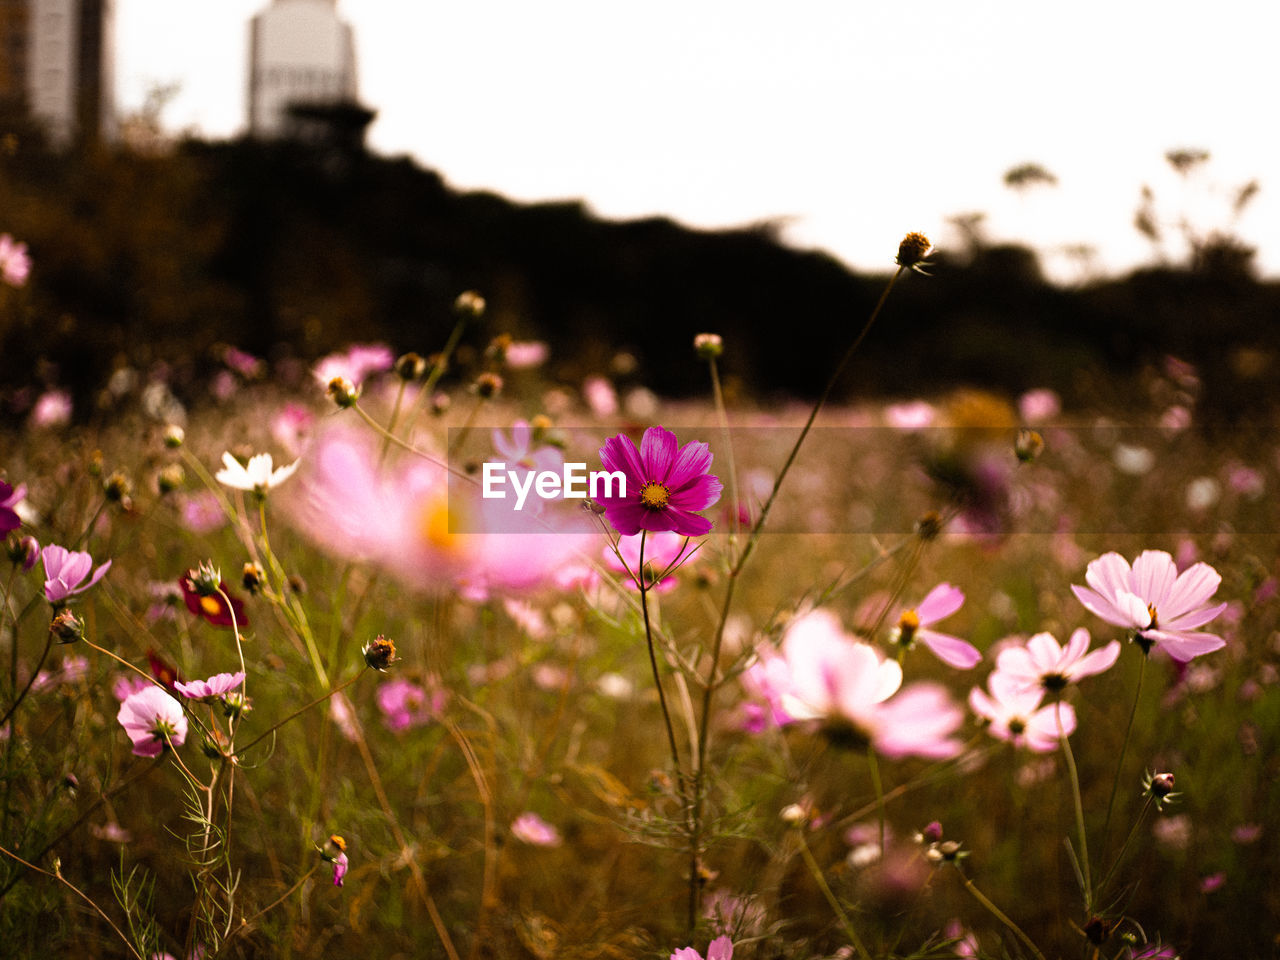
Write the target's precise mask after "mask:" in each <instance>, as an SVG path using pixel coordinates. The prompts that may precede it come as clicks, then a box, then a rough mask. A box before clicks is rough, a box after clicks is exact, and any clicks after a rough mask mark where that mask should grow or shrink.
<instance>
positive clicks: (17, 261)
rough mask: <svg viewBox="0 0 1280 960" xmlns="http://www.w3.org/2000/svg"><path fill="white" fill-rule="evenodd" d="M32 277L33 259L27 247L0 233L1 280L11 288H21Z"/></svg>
mask: <svg viewBox="0 0 1280 960" xmlns="http://www.w3.org/2000/svg"><path fill="white" fill-rule="evenodd" d="M30 275H31V257H30V256H29V255H28V254H27V245H26V244H25V243H18V242H17V241H16V240H14V239H13V237H12V236H11V235H10V234H7V233H0V280H3V281H4V282H5V283H7V284H9V286H11V287H21V286H22V285H23V284H25V283H26V282H27V277H28V276H30Z"/></svg>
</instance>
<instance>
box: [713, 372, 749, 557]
mask: <svg viewBox="0 0 1280 960" xmlns="http://www.w3.org/2000/svg"><path fill="white" fill-rule="evenodd" d="M707 366H708V367H709V368H710V369H711V396H712V398H713V399H714V401H715V405H716V418H717V419H718V420H719V421H720V437H721V441H722V442H723V443H724V450H725V459H726V461H727V463H726V466H727V467H728V468H729V469H728V473H729V545H730V555H731V556H732V549H733V544H734V540H735V538H736V537H737V536H738V510H739V509H740V506H741V501H740V500H739V499H738V469H737V466H736V465H735V463H734V458H733V438H732V436H731V435H730V433H729V411H728V410H727V409H726V408H725V405H724V391H723V390H722V389H721V387H720V368H719V366H718V365H717V364H716V358H715V357H710V358H709V359H708V360H707Z"/></svg>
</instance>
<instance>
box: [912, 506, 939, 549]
mask: <svg viewBox="0 0 1280 960" xmlns="http://www.w3.org/2000/svg"><path fill="white" fill-rule="evenodd" d="M941 532H942V517H941V515H939V514H938V513H937V512H936V511H934V510H930V511H929V512H928V513H926V514H925V515H924V516H923V517H921V518H920V519H919V520H917V521H916V536H917V537H919V538H920V539H921V540H922V541H924V542H926V543H927V542H929V541H930V540H935V539H937V537H938V534H940V533H941Z"/></svg>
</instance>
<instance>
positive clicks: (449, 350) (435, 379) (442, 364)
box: [388, 313, 467, 432]
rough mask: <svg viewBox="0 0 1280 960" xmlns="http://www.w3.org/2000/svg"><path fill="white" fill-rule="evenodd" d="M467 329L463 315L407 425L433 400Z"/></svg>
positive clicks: (454, 328)
mask: <svg viewBox="0 0 1280 960" xmlns="http://www.w3.org/2000/svg"><path fill="white" fill-rule="evenodd" d="M466 328H467V315H466V313H462V314H460V315H459V316H458V322H457V323H456V324H454V327H453V332H452V333H450V334H449V339H448V340H447V341H446V342H445V345H444V349H443V350H441V351H440V354H439V357H438V359H437V360H436V362H435V363H434V364H433V365H432V367H431V372H430V373H428V374H427V380H426V382H425V383H424V384H423V385H422V390H421V391H419V393H418V396H417V397H416V398H415V399H414V401H413V406H412V407H410V408H409V413H408V414H407V415H406V416H405V423H407V424H410V425H412V423H413V421H414V420H416V419H417V417H418V414H419V413H421V412H422V405H423V404H424V403H425V402H427V401H428V400H430V399H431V392H432V391H433V390H435V388H436V384H437V383H439V382H440V378H441V377H442V376H444V372H445V369H446V368H447V367H448V366H449V358H450V357H451V356H453V351H454V350H455V349H456V348H457V346H458V341H459V340H461V339H462V331H463V330H465V329H466ZM388 432H390V431H388Z"/></svg>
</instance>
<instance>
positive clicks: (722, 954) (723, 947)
mask: <svg viewBox="0 0 1280 960" xmlns="http://www.w3.org/2000/svg"><path fill="white" fill-rule="evenodd" d="M670 960H703V958H702V954H700V953H699V952H698V951H697V950H695V949H693V947H681V948H680V949H679V950H676V951H675V952H673V953H672V954H671V958H670ZM706 960H733V941H732V940H730V939H729V938H728V937H727V936H719V937H716V938H715V939H714V940H712V941H711V943H710V944H708V945H707V957H706Z"/></svg>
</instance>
